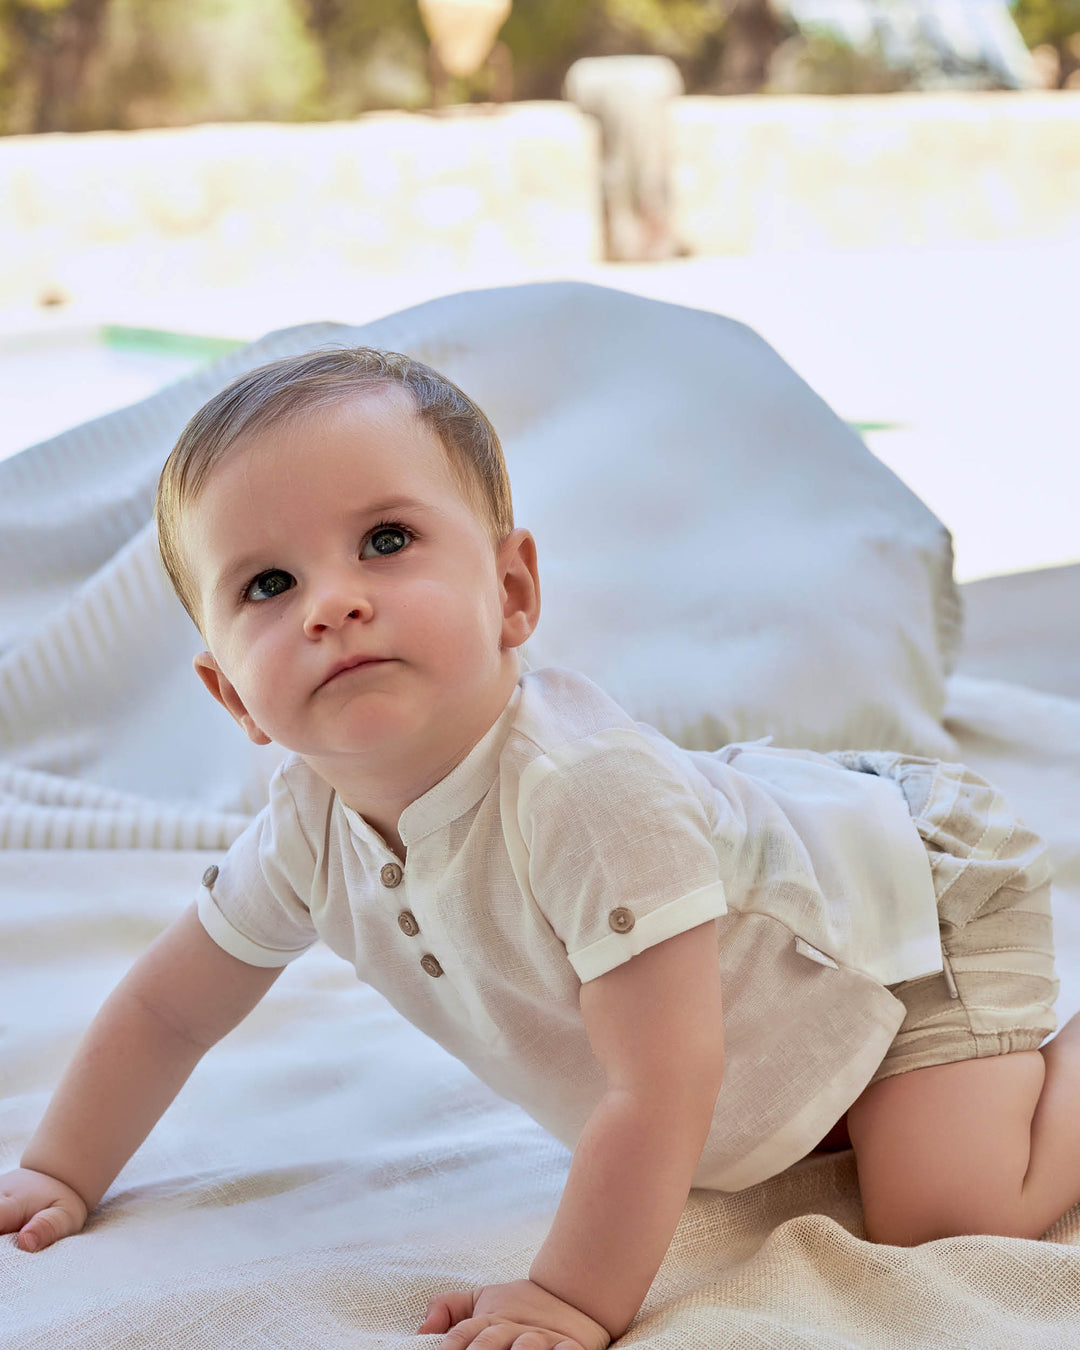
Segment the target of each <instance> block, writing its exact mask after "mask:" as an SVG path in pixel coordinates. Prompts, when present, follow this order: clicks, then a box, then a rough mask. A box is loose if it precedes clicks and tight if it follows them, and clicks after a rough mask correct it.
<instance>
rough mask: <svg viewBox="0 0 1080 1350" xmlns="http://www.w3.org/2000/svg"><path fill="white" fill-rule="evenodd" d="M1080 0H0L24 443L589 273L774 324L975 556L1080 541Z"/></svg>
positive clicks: (2, 238)
mask: <svg viewBox="0 0 1080 1350" xmlns="http://www.w3.org/2000/svg"><path fill="white" fill-rule="evenodd" d="M1078 262H1080V0H1016V3H1008V0H0V400H2V407H3V417H2V418H0V456H4V455H9V454H12V453H15V452H17V451H18V450H20V449H22V448H24V447H25V446H28V445H30V444H32V443H33V442H35V441H37V440H40V439H43V438H44V437H47V436H48V435H51V434H54V433H55V432H57V431H60V430H63V429H64V428H65V427H67V426H70V425H73V424H75V423H77V422H79V421H81V420H84V419H85V418H88V417H91V416H94V415H97V414H98V413H101V412H104V411H107V410H108V409H110V408H113V407H117V406H120V405H122V404H124V403H126V402H130V401H132V400H133V399H135V398H139V397H142V396H144V395H145V394H147V393H150V392H152V391H153V390H154V389H156V388H158V387H160V385H161V384H163V383H165V382H167V381H169V380H171V379H174V378H177V377H178V376H179V375H182V374H184V373H186V372H187V371H189V370H191V369H193V368H194V367H195V366H196V365H197V364H199V363H201V362H203V361H205V360H208V359H210V358H212V357H213V356H215V355H217V354H219V353H220V352H221V351H224V350H227V349H228V348H229V347H231V346H232V345H234V344H236V343H239V342H243V341H247V340H250V339H252V338H255V337H258V336H260V335H261V334H263V333H264V332H267V331H269V330H271V329H274V328H281V327H285V326H288V325H291V324H294V323H302V322H308V321H314V320H323V319H330V320H338V321H341V322H346V323H355V324H359V323H364V322H366V321H368V320H370V319H374V318H377V317H379V316H380V315H382V314H386V313H390V312H392V311H394V310H398V309H402V308H405V307H407V306H409V305H412V304H416V303H420V302H422V301H424V300H427V299H430V298H432V297H434V296H437V295H440V294H445V293H448V292H451V291H457V290H464V289H470V288H474V287H479V286H491V285H506V284H516V283H520V282H526V281H533V280H544V279H550V278H556V277H572V278H579V279H582V280H587V281H592V282H596V283H598V284H602V285H611V286H618V287H622V288H624V289H628V290H633V291H636V292H638V293H640V294H644V295H650V296H654V297H655V298H657V299H663V300H669V301H673V302H676V303H681V304H689V305H693V306H696V307H698V308H705V309H710V310H714V311H716V312H718V313H721V314H727V315H730V316H731V317H734V318H737V319H740V320H742V321H744V322H747V323H749V324H751V325H752V326H753V327H755V328H756V329H757V330H758V331H759V332H761V333H762V335H763V336H764V337H765V338H766V339H767V340H768V341H769V342H771V343H772V344H773V346H775V347H776V348H777V349H778V350H779V351H780V353H781V355H783V356H784V357H785V359H786V360H788V361H789V362H790V363H791V364H792V365H793V366H794V367H795V369H796V370H797V371H798V372H799V373H800V374H801V375H802V376H803V377H804V378H805V379H807V380H808V381H809V383H810V384H811V385H812V386H813V387H814V388H815V389H816V390H817V391H818V392H819V393H820V394H822V396H823V397H825V398H826V400H827V401H828V402H830V403H831V404H832V406H833V407H834V408H835V409H836V410H837V411H838V412H839V413H840V414H841V415H842V416H844V417H846V418H848V420H850V421H851V422H853V423H854V424H855V425H857V426H858V427H859V429H860V430H861V431H862V433H863V435H864V436H865V438H866V440H867V443H868V444H869V445H870V447H871V449H873V450H874V452H875V453H876V454H878V455H879V456H880V457H881V458H882V459H884V460H885V462H886V463H888V464H889V465H890V466H891V467H892V468H893V469H894V470H895V471H896V472H897V473H898V474H899V475H900V476H901V477H902V478H904V479H905V481H907V482H908V483H909V484H910V485H911V486H912V487H913V488H914V489H915V491H917V492H918V493H919V495H920V496H922V497H923V499H924V500H925V501H927V503H928V504H929V505H930V506H931V507H932V509H934V510H935V511H937V513H938V514H939V516H941V518H942V519H943V520H945V522H946V524H948V525H949V526H950V528H951V529H952V530H953V532H954V535H955V537H956V544H957V574H958V576H959V577H960V579H961V580H968V579H971V578H975V577H980V576H985V575H988V574H989V573H991V572H994V571H1006V570H1009V571H1012V570H1022V569H1033V568H1041V567H1048V566H1054V565H1058V564H1061V563H1068V562H1076V561H1077V560H1080V533H1078V530H1077V527H1076V523H1075V513H1074V509H1073V506H1072V503H1073V502H1074V501H1075V500H1076V491H1075V489H1076V488H1077V487H1078V486H1080V445H1078V436H1077V418H1078V406H1077V405H1078V391H1080V380H1078V379H1077V375H1076V368H1077V356H1078V352H1077V339H1076V331H1077V320H1078V318H1080V267H1078V265H1077V264H1078Z"/></svg>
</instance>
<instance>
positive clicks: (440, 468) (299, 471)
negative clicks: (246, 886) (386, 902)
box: [155, 348, 539, 779]
mask: <svg viewBox="0 0 1080 1350" xmlns="http://www.w3.org/2000/svg"><path fill="white" fill-rule="evenodd" d="M155 516H156V519H157V525H158V538H159V545H160V549H161V556H162V560H163V562H164V565H165V568H166V571H167V572H168V574H169V576H170V578H171V580H172V582H173V585H174V587H175V589H176V592H177V594H178V595H179V597H180V599H181V601H182V602H183V604H184V606H185V608H186V609H187V611H188V613H189V614H190V615H191V617H192V619H193V620H194V621H195V623H196V625H197V626H198V628H199V631H200V632H201V634H202V636H203V639H204V641H205V642H206V645H207V648H208V650H207V651H205V652H203V653H201V654H200V655H199V656H198V657H196V660H195V666H196V670H197V672H198V674H199V676H200V678H201V679H202V680H203V683H204V684H205V685H206V687H207V688H208V689H209V690H210V692H211V694H213V696H214V697H215V698H216V699H217V700H218V701H219V702H220V703H221V704H222V705H223V706H224V707H225V708H226V709H227V710H228V711H229V712H230V713H231V714H232V716H233V717H234V718H235V719H236V721H237V722H238V723H239V724H240V725H241V727H243V729H244V730H245V732H246V733H247V735H248V736H249V737H250V738H251V739H252V740H254V741H256V742H257V743H259V744H263V743H266V742H268V741H270V740H274V741H277V742H278V743H279V744H281V745H283V746H286V747H288V748H289V749H292V750H295V751H297V752H298V753H300V754H302V755H304V756H305V758H308V760H309V762H311V763H313V764H314V766H315V767H316V768H317V769H318V770H319V771H321V772H323V773H324V776H326V777H328V778H331V779H333V776H334V762H335V756H341V755H346V756H352V761H350V762H351V763H352V765H353V767H355V763H356V762H358V761H357V756H360V757H361V758H362V757H363V755H364V754H365V753H369V752H370V755H371V756H375V755H377V754H382V755H383V756H384V757H385V756H386V755H388V754H393V755H395V756H396V757H397V758H398V759H400V758H401V756H403V755H406V756H407V755H409V754H413V755H414V756H415V755H416V754H418V753H419V748H420V747H422V746H424V745H427V746H430V747H431V748H432V753H433V754H436V755H438V754H440V753H441V754H443V756H444V758H451V757H452V756H453V754H454V753H455V751H454V744H453V742H454V741H455V739H457V740H461V741H462V742H464V741H465V740H467V739H468V738H469V736H474V738H475V735H478V734H482V732H483V730H484V729H485V724H490V721H491V720H492V719H493V717H494V716H495V715H496V714H497V712H498V710H499V709H500V708H501V706H502V705H503V704H504V703H505V701H506V698H507V697H509V693H510V691H511V689H512V685H513V682H514V680H516V678H517V674H518V662H517V652H516V648H517V647H518V646H520V645H521V643H523V642H524V641H525V639H526V638H527V637H528V636H529V634H530V633H531V632H532V629H533V628H534V627H535V624H536V620H537V618H538V615H539V584H538V581H537V575H536V555H535V546H534V543H533V540H532V536H531V535H530V534H529V532H528V531H527V530H521V529H515V528H514V521H513V512H512V506H511V498H510V485H509V481H508V479H507V474H506V466H505V463H504V461H503V455H502V450H501V447H500V445H499V439H498V436H497V435H496V433H495V430H494V428H493V427H492V425H491V423H490V422H489V421H488V419H487V417H486V416H485V415H484V413H483V412H482V411H481V410H480V409H479V408H478V407H477V406H476V404H475V403H473V402H472V400H471V399H469V398H467V397H466V395H465V394H463V393H462V392H461V390H460V389H458V388H457V387H456V386H455V385H454V384H452V383H451V382H450V381H449V380H447V379H445V378H444V377H443V376H441V375H439V374H438V373H437V372H436V371H434V370H432V369H431V368H430V367H429V366H426V365H424V364H422V363H421V362H419V361H413V360H411V359H410V358H409V357H407V356H402V355H400V354H398V353H394V352H382V351H376V350H373V349H370V348H354V349H343V350H330V351H320V352H314V353H310V354H308V355H304V356H297V357H289V358H286V359H285V360H281V361H275V362H272V363H270V364H268V365H265V366H262V367H260V368H259V369H257V370H254V371H251V372H250V373H249V374H247V375H244V376H242V377H241V378H240V379H238V380H236V381H235V382H234V383H233V384H231V385H230V386H229V387H228V388H226V389H224V390H223V391H222V392H221V393H220V394H217V395H216V396H215V397H214V398H212V399H211V400H210V401H209V402H208V403H207V404H206V405H205V406H204V407H203V408H201V409H200V410H199V412H197V413H196V414H195V416H194V417H193V418H192V419H191V421H190V422H189V423H188V425H187V427H186V428H185V429H184V432H183V434H182V435H181V437H180V439H179V441H178V442H177V444H176V446H175V448H174V449H173V451H172V453H171V455H170V456H169V458H168V460H167V461H166V464H165V467H164V469H163V471H162V474H161V479H160V482H159V485H158V495H157V502H156V505H155ZM447 728H449V729H450V730H449V731H448V730H447ZM444 742H445V744H444ZM440 747H441V749H440ZM384 762H385V759H384Z"/></svg>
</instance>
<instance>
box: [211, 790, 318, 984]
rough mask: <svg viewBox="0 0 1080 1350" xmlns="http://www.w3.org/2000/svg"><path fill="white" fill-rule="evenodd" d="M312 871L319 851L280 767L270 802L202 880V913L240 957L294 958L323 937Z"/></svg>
mask: <svg viewBox="0 0 1080 1350" xmlns="http://www.w3.org/2000/svg"><path fill="white" fill-rule="evenodd" d="M314 870H315V852H314V850H313V849H312V847H311V845H310V843H309V842H308V840H307V839H306V837H305V834H304V831H303V829H302V828H301V823H300V819H299V812H298V810H297V806H296V802H295V799H294V798H293V795H292V792H291V791H290V789H289V787H288V784H287V783H286V781H285V778H284V776H283V774H282V773H281V772H280V770H279V771H278V773H276V774H275V775H274V777H273V779H272V780H271V783H270V800H269V802H268V803H267V805H266V806H265V807H263V809H262V811H260V812H259V814H258V815H257V816H256V817H255V819H254V820H253V821H252V822H251V824H250V825H249V826H248V827H247V829H246V830H245V831H244V832H243V834H241V835H240V836H239V837H238V838H237V839H236V840H235V841H234V842H233V844H232V846H231V847H230V849H229V851H228V853H227V854H226V855H225V857H224V859H223V860H222V862H221V865H220V866H219V867H218V868H216V869H211V870H210V872H209V873H208V875H207V878H206V879H205V880H204V884H203V887H202V889H201V890H200V893H199V899H198V908H199V919H200V921H201V923H202V925H203V927H204V928H205V929H206V931H207V933H208V934H209V935H210V937H211V938H213V940H214V941H215V942H216V943H217V944H218V946H219V947H222V948H224V949H225V951H227V952H229V954H230V955H232V956H235V957H236V958H237V959H238V960H240V961H245V962H247V964H248V965H252V966H284V965H288V963H289V962H290V961H293V960H295V959H296V957H298V956H302V955H303V953H304V952H305V951H307V949H308V948H309V947H310V946H311V945H312V944H313V943H314V942H315V940H316V937H317V934H316V931H315V926H314V924H313V923H312V919H311V911H310V909H309V898H310V895H311V887H312V881H313V878H314ZM207 883H209V884H207Z"/></svg>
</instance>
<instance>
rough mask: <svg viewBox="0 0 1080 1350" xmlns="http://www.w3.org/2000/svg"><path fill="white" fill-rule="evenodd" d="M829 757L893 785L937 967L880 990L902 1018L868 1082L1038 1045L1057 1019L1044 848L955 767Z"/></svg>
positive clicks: (843, 754)
mask: <svg viewBox="0 0 1080 1350" xmlns="http://www.w3.org/2000/svg"><path fill="white" fill-rule="evenodd" d="M830 758H834V759H836V760H838V761H839V762H840V763H841V764H844V765H845V766H846V767H847V768H850V769H857V770H859V771H860V772H862V773H873V774H877V775H878V776H879V777H883V778H891V779H893V780H894V781H895V782H896V783H898V784H899V786H900V788H901V790H902V791H903V793H904V796H905V798H906V799H907V803H908V807H909V809H910V811H911V815H912V819H913V820H914V822H915V827H916V829H917V830H918V831H919V834H920V835H921V836H922V839H923V842H924V843H925V845H926V850H927V853H928V855H929V858H930V871H931V875H932V876H933V880H934V890H935V893H936V895H937V902H938V922H939V926H940V929H941V945H942V951H943V954H944V962H945V969H944V971H943V972H941V973H940V974H934V975H923V976H920V977H919V978H918V979H915V980H904V981H903V982H902V983H901V984H894V985H890V986H889V990H890V992H891V993H892V994H894V995H895V996H896V997H897V998H898V999H900V1000H901V1002H902V1003H903V1004H904V1006H905V1008H906V1009H907V1015H906V1016H905V1018H904V1021H903V1024H902V1025H901V1027H900V1030H899V1031H898V1032H897V1033H896V1038H895V1039H894V1041H893V1043H892V1045H891V1046H890V1048H889V1051H888V1053H887V1054H886V1056H885V1058H884V1059H883V1060H882V1062H881V1064H880V1066H879V1067H878V1069H877V1072H876V1073H875V1074H874V1076H873V1078H872V1079H871V1080H870V1081H871V1082H873V1083H876V1082H878V1081H879V1080H880V1079H882V1078H890V1077H892V1076H893V1075H894V1074H898V1073H907V1072H909V1071H910V1070H911V1069H922V1068H926V1067H927V1066H929V1065H932V1064H951V1063H953V1062H955V1061H956V1060H961V1059H976V1058H980V1057H982V1056H984V1055H1003V1054H1008V1053H1009V1052H1011V1051H1014V1050H1034V1049H1035V1048H1036V1047H1037V1046H1039V1045H1041V1044H1042V1042H1043V1041H1044V1040H1045V1039H1046V1038H1047V1036H1049V1035H1050V1034H1051V1033H1052V1032H1053V1031H1054V1030H1055V1029H1056V1027H1057V1018H1056V1016H1055V1015H1054V1001H1055V999H1056V998H1057V993H1058V979H1057V974H1056V972H1055V969H1054V942H1053V922H1052V919H1051V913H1050V883H1051V880H1052V873H1051V868H1050V862H1049V858H1048V856H1047V850H1046V845H1045V844H1044V843H1043V841H1042V840H1041V839H1040V838H1039V837H1038V835H1036V834H1033V833H1032V832H1031V831H1030V830H1029V829H1028V828H1027V827H1026V826H1025V825H1024V824H1023V822H1022V821H1021V820H1019V819H1018V818H1017V816H1016V815H1015V814H1014V813H1013V812H1012V811H1011V810H1010V809H1009V807H1008V805H1007V804H1006V802H1005V801H1004V799H1003V798H1002V796H1001V794H1000V793H999V792H997V791H996V789H995V788H993V787H992V786H991V785H990V784H989V783H987V782H986V780H985V779H984V778H980V777H979V775H978V774H976V773H973V772H972V770H970V769H968V768H966V767H965V766H964V765H963V764H943V763H941V762H939V761H938V760H932V759H920V758H918V757H916V756H913V755H898V754H892V753H889V752H885V751H847V750H842V751H836V752H834V753H833V754H832V755H830Z"/></svg>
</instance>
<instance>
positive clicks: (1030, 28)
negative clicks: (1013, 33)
mask: <svg viewBox="0 0 1080 1350" xmlns="http://www.w3.org/2000/svg"><path fill="white" fill-rule="evenodd" d="M1013 18H1014V19H1015V20H1016V26H1017V28H1019V29H1020V33H1021V35H1022V36H1023V39H1024V41H1025V42H1026V43H1027V45H1028V46H1029V47H1038V46H1039V45H1040V44H1042V43H1044V42H1049V43H1051V44H1052V45H1053V46H1061V45H1063V44H1064V43H1065V42H1066V41H1067V39H1068V38H1070V37H1072V35H1073V34H1074V33H1080V0H1014V3H1013Z"/></svg>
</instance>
